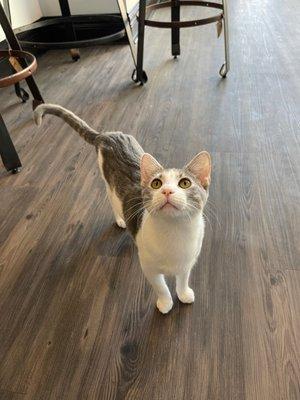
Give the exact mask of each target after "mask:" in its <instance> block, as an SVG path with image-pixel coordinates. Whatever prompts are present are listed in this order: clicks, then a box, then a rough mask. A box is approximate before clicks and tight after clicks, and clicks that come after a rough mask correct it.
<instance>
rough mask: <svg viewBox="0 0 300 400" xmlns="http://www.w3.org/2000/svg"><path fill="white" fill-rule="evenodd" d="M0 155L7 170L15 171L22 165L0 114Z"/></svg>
mask: <svg viewBox="0 0 300 400" xmlns="http://www.w3.org/2000/svg"><path fill="white" fill-rule="evenodd" d="M0 155H1V158H2V161H3V164H4V167H5V168H6V169H7V171H12V173H14V174H15V173H17V172H18V171H19V169H20V168H21V167H22V164H21V161H20V159H19V156H18V153H17V152H16V149H15V146H14V145H13V142H12V140H11V138H10V136H9V133H8V130H7V128H6V126H5V123H4V121H3V118H2V116H1V114H0Z"/></svg>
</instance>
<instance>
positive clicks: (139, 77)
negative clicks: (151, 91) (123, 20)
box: [132, 0, 148, 85]
mask: <svg viewBox="0 0 300 400" xmlns="http://www.w3.org/2000/svg"><path fill="white" fill-rule="evenodd" d="M145 19H146V0H140V6H139V27H138V31H139V33H138V49H137V66H136V71H133V74H132V79H133V80H134V81H135V82H140V83H141V84H142V85H143V84H144V83H146V82H147V80H148V77H147V74H146V72H145V71H144V70H143V63H144V39H145Z"/></svg>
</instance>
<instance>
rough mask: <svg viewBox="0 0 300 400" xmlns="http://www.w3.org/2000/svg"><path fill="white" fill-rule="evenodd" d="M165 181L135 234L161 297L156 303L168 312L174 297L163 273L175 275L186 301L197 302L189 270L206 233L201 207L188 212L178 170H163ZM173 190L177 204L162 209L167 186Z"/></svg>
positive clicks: (145, 267) (179, 292)
mask: <svg viewBox="0 0 300 400" xmlns="http://www.w3.org/2000/svg"><path fill="white" fill-rule="evenodd" d="M160 179H161V180H162V182H163V185H162V187H161V188H160V189H158V190H155V191H154V194H153V199H152V204H153V208H154V211H156V212H154V213H150V214H149V212H147V211H146V212H145V214H144V217H143V221H142V225H141V228H140V230H139V232H138V234H137V237H136V244H137V247H138V252H139V258H140V263H141V267H142V270H143V272H144V274H145V276H146V278H147V279H148V281H149V282H150V284H151V285H152V287H153V289H154V291H155V292H156V295H157V297H158V300H157V307H158V309H159V310H160V311H161V312H162V313H163V314H165V313H168V312H169V311H170V310H171V308H172V306H173V300H172V296H171V294H170V291H169V288H168V286H167V284H166V282H165V279H164V275H171V276H176V292H177V295H178V298H179V300H180V301H182V302H183V303H193V302H194V292H193V290H192V289H191V288H190V287H189V284H188V282H189V276H190V272H191V270H192V268H193V266H194V264H195V263H196V260H197V257H198V255H199V253H200V251H201V246H202V240H203V236H204V220H203V215H202V211H200V210H193V209H192V210H190V211H192V215H189V214H187V213H185V209H186V207H187V196H186V194H185V190H184V189H181V188H179V187H178V179H179V178H178V171H176V170H168V171H163V172H162V173H161V174H160ZM166 188H167V189H169V190H171V191H172V192H173V194H172V195H171V196H170V202H171V203H172V204H174V205H175V206H177V207H178V209H174V208H172V207H167V209H165V208H163V209H161V206H162V205H163V204H165V201H166V198H165V195H164V194H163V192H164V190H165V189H166Z"/></svg>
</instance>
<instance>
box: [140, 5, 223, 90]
mask: <svg viewBox="0 0 300 400" xmlns="http://www.w3.org/2000/svg"><path fill="white" fill-rule="evenodd" d="M183 6H200V7H209V8H214V9H218V10H221V13H219V14H216V15H214V16H212V17H209V18H202V19H195V20H191V21H180V9H181V7H183ZM165 7H169V8H171V21H169V22H162V21H154V20H150V19H146V12H147V11H151V10H156V9H160V8H165ZM215 22H216V23H217V30H218V36H220V34H221V31H222V27H223V25H224V49H225V61H224V63H223V64H222V66H221V68H220V71H219V74H220V75H221V77H222V78H225V77H226V75H227V73H228V71H229V68H230V60H229V37H228V13H227V0H222V1H221V3H213V2H208V1H200V0H171V1H164V2H162V3H157V4H152V5H150V6H146V0H140V2H139V14H138V43H137V56H136V68H135V69H134V71H133V74H132V79H133V81H134V82H136V83H140V84H142V85H143V84H144V83H146V82H147V80H148V77H147V74H146V72H145V71H144V70H143V63H144V32H145V25H148V26H152V27H156V28H163V29H171V38H172V55H173V56H174V57H175V58H176V57H177V56H179V55H180V29H182V28H188V27H195V26H200V25H207V24H211V23H215Z"/></svg>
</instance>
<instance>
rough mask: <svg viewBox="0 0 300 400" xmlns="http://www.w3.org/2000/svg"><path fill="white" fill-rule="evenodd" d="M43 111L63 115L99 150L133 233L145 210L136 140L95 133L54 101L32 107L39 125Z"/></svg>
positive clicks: (105, 173)
mask: <svg viewBox="0 0 300 400" xmlns="http://www.w3.org/2000/svg"><path fill="white" fill-rule="evenodd" d="M44 114H52V115H55V116H57V117H59V118H62V119H63V120H64V121H65V122H66V123H67V124H69V125H70V126H71V127H72V128H73V129H74V130H75V131H76V132H78V133H79V135H80V136H81V137H82V138H83V139H84V140H85V141H86V142H88V143H90V144H92V145H94V146H95V147H96V150H97V152H98V151H99V150H100V151H101V154H102V158H103V165H102V169H103V174H104V178H105V179H106V181H107V182H108V184H109V186H110V188H111V189H114V190H115V192H116V193H117V195H118V197H119V199H120V200H121V202H122V206H123V214H124V219H125V222H126V225H127V228H128V230H129V231H130V233H131V234H132V236H133V237H135V236H136V233H137V232H138V230H139V226H140V224H141V219H142V216H143V212H144V208H143V198H142V189H141V184H140V160H141V157H142V155H143V154H144V151H143V149H142V147H141V146H140V145H139V143H138V142H137V140H136V139H135V138H134V137H133V136H131V135H125V134H123V133H121V132H106V133H98V132H97V131H95V130H94V129H92V128H91V127H90V126H88V124H87V123H86V122H84V121H83V120H82V119H80V118H79V117H77V116H76V115H75V114H73V113H72V112H71V111H69V110H66V109H65V108H63V107H61V106H58V105H55V104H41V105H40V106H38V107H37V108H36V109H35V111H34V120H35V122H36V124H37V125H41V123H42V118H43V115H44Z"/></svg>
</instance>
